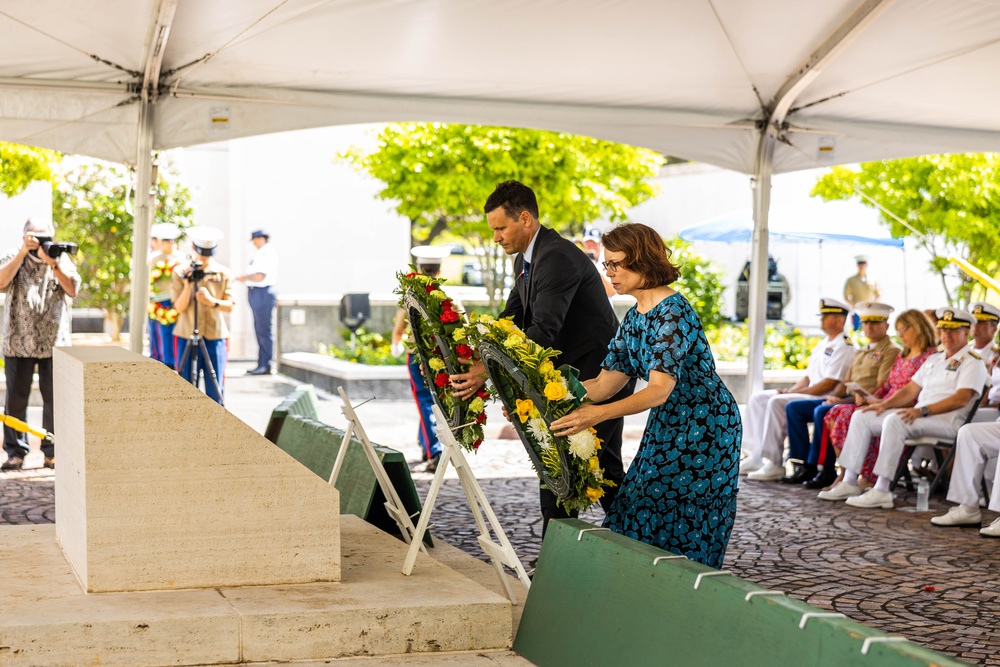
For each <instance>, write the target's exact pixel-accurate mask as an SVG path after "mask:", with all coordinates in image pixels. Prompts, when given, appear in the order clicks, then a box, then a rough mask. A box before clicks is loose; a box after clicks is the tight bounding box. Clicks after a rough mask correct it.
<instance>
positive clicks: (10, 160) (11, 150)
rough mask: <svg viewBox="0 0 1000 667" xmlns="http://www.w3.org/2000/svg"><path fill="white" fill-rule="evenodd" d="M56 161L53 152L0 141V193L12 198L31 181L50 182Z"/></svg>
mask: <svg viewBox="0 0 1000 667" xmlns="http://www.w3.org/2000/svg"><path fill="white" fill-rule="evenodd" d="M58 160H59V156H58V154H56V153H54V152H53V151H49V150H45V149H42V148H29V147H28V146H21V145H20V144H8V143H4V142H2V141H0V192H2V193H3V194H5V195H7V196H8V197H13V196H14V195H16V194H19V193H21V192H23V191H24V189H25V188H26V187H28V185H29V184H30V183H32V182H33V181H51V180H52V167H51V166H50V165H51V163H53V162H57V161H58Z"/></svg>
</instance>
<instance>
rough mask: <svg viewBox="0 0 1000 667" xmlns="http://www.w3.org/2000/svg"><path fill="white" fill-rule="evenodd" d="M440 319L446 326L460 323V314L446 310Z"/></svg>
mask: <svg viewBox="0 0 1000 667" xmlns="http://www.w3.org/2000/svg"><path fill="white" fill-rule="evenodd" d="M439 319H440V320H441V321H442V322H444V323H445V324H450V323H451V322H458V319H459V317H458V313H456V312H455V311H454V310H446V311H444V312H443V313H441V317H440V318H439Z"/></svg>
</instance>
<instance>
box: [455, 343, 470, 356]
mask: <svg viewBox="0 0 1000 667" xmlns="http://www.w3.org/2000/svg"><path fill="white" fill-rule="evenodd" d="M455 354H457V355H458V357H459V359H471V358H472V348H471V347H469V346H468V345H456V346H455Z"/></svg>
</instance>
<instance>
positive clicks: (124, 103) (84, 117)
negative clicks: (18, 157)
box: [18, 95, 139, 143]
mask: <svg viewBox="0 0 1000 667" xmlns="http://www.w3.org/2000/svg"><path fill="white" fill-rule="evenodd" d="M138 99H139V96H138V95H132V96H131V97H128V98H126V99H124V100H121V101H120V102H118V103H116V104H114V105H112V106H110V107H106V108H104V109H98V110H97V111H91V112H90V113H86V114H84V115H82V116H78V117H77V118H71V119H69V120H66V121H63V122H62V123H57V124H55V125H48V126H46V127H43V128H42V129H40V130H38V131H37V132H34V133H32V134H29V135H27V136H25V137H23V138H20V139H18V143H26V141H27V140H29V139H34V138H35V137H39V136H41V135H44V134H46V133H48V132H52V131H54V130H58V129H59V128H62V127H66V126H67V125H73V124H75V123H81V122H85V121H86V120H87V119H88V118H92V117H93V116H96V115H98V114H102V113H106V112H108V111H113V110H114V109H117V108H119V107H123V106H127V105H129V104H132V103H134V102H135V101H136V100H138Z"/></svg>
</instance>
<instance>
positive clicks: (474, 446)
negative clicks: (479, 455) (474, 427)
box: [472, 438, 483, 449]
mask: <svg viewBox="0 0 1000 667" xmlns="http://www.w3.org/2000/svg"><path fill="white" fill-rule="evenodd" d="M481 444H483V439H482V438H480V439H479V440H476V441H475V442H474V443H472V448H473V449H479V445H481Z"/></svg>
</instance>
